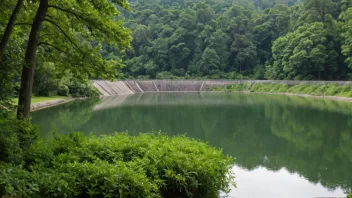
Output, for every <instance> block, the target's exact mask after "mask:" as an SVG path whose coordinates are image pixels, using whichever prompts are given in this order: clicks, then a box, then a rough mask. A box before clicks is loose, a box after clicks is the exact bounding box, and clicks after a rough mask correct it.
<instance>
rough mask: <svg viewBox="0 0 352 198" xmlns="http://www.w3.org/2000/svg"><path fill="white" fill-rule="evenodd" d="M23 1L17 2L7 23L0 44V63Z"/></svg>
mask: <svg viewBox="0 0 352 198" xmlns="http://www.w3.org/2000/svg"><path fill="white" fill-rule="evenodd" d="M23 1H24V0H18V1H17V4H16V7H15V9H14V10H13V12H12V14H11V17H10V20H9V22H8V23H7V26H6V29H5V32H4V35H3V37H2V39H1V42H0V61H1V59H2V57H3V56H4V54H5V49H6V46H7V44H8V43H9V40H10V36H11V33H12V30H13V27H14V26H15V21H16V18H17V16H18V13H19V12H20V10H21V8H22V6H23Z"/></svg>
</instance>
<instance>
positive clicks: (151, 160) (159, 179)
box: [0, 133, 235, 198]
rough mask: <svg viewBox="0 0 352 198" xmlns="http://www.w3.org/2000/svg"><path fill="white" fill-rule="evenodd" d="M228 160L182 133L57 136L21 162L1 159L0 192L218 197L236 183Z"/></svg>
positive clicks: (38, 145) (36, 146)
mask: <svg viewBox="0 0 352 198" xmlns="http://www.w3.org/2000/svg"><path fill="white" fill-rule="evenodd" d="M10 155H11V154H10ZM9 159H11V156H10V157H9ZM233 163H234V159H233V158H231V157H229V156H226V155H224V154H223V153H222V151H221V150H219V149H216V148H214V147H211V146H209V145H208V144H206V143H203V142H200V141H198V140H194V139H190V138H186V137H184V136H175V137H168V136H166V135H163V134H160V133H154V134H140V135H139V136H129V135H127V134H125V133H116V134H115V135H105V136H101V137H97V136H93V135H92V136H88V137H87V136H84V135H83V134H82V133H71V134H69V135H65V136H61V135H60V136H59V135H56V136H55V138H53V139H52V140H48V141H39V142H37V143H35V144H33V145H32V146H31V148H30V149H28V151H27V152H26V153H25V154H24V155H23V160H22V163H21V165H18V163H16V164H17V165H14V163H11V162H9V161H7V162H0V197H23V198H25V197H150V198H152V197H218V196H219V193H220V191H221V192H228V191H229V189H230V187H231V186H232V185H235V183H234V178H235V177H234V175H233V173H231V172H230V171H231V166H232V165H233Z"/></svg>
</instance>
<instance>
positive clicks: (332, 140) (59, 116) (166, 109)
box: [32, 93, 352, 198]
mask: <svg viewBox="0 0 352 198" xmlns="http://www.w3.org/2000/svg"><path fill="white" fill-rule="evenodd" d="M32 116H33V122H34V123H36V124H40V129H41V133H42V134H41V135H42V136H43V137H45V138H51V137H52V131H56V132H57V133H60V134H66V133H67V132H72V131H82V132H84V133H87V134H89V133H91V132H92V133H95V134H112V133H114V132H115V131H120V132H121V131H128V133H129V134H131V135H137V134H138V133H140V132H153V131H159V130H161V131H162V132H165V133H167V134H169V135H176V134H186V135H187V136H189V137H194V138H197V139H201V140H204V141H208V142H209V143H210V144H211V145H213V146H216V147H218V148H222V149H223V150H224V152H225V153H226V154H229V155H232V156H234V157H236V158H237V159H236V164H235V166H234V168H233V169H234V171H235V173H236V181H237V186H238V188H236V189H233V190H232V191H231V193H230V194H229V195H228V196H229V197H237V198H256V197H260V198H266V197H268V198H269V197H270V198H273V197H278V198H281V197H287V198H290V197H292V198H298V197H307V198H313V197H345V193H346V192H350V191H352V103H344V102H337V101H330V100H323V99H311V98H303V97H293V96H279V95H260V94H239V93H236V94H230V93H187V94H181V93H180V94H179V93H155V94H154V93H153V94H136V95H130V96H118V97H107V98H104V99H100V100H99V99H92V100H84V101H74V102H72V103H67V104H64V105H60V106H56V107H53V108H49V109H44V110H41V111H37V112H34V113H33V114H32Z"/></svg>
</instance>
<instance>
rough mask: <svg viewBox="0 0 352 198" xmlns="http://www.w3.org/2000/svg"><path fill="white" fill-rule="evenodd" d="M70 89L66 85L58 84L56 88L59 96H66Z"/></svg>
mask: <svg viewBox="0 0 352 198" xmlns="http://www.w3.org/2000/svg"><path fill="white" fill-rule="evenodd" d="M69 93H70V89H69V88H68V87H67V86H66V85H60V86H59V88H58V90H57V95H59V96H68V95H69Z"/></svg>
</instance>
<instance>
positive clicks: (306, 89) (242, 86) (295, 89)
mask: <svg viewBox="0 0 352 198" xmlns="http://www.w3.org/2000/svg"><path fill="white" fill-rule="evenodd" d="M209 91H225V92H236V91H243V92H245V91H247V92H256V93H283V94H298V95H307V96H322V97H326V96H332V97H341V98H352V84H350V83H346V84H345V85H339V84H334V83H328V84H320V83H314V84H308V83H299V84H284V83H254V84H251V83H239V84H232V85H226V86H222V87H213V88H210V89H209Z"/></svg>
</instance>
